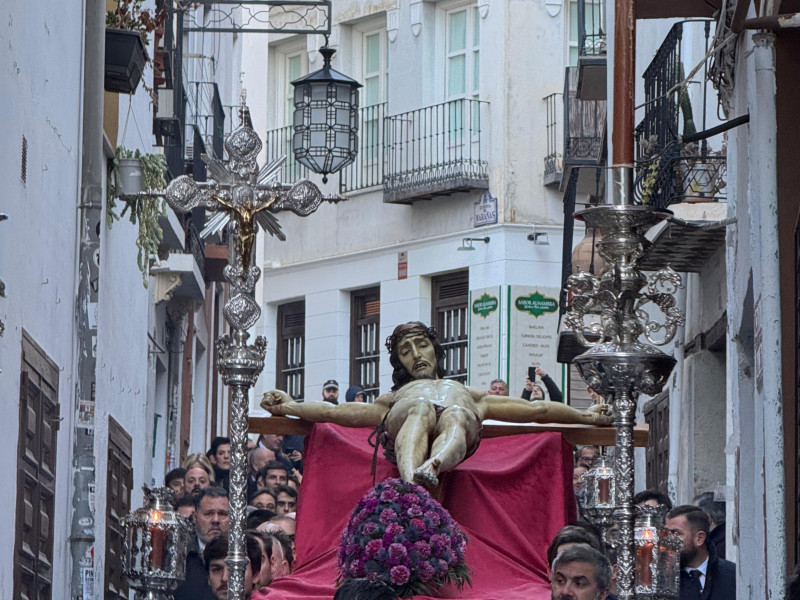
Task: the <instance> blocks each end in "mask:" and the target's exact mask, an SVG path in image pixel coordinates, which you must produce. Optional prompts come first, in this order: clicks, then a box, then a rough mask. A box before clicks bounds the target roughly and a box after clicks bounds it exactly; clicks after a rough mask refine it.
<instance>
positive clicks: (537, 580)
mask: <svg viewBox="0 0 800 600" xmlns="http://www.w3.org/2000/svg"><path fill="white" fill-rule="evenodd" d="M369 434H370V431H369V430H367V429H346V428H343V427H338V426H336V425H327V424H322V425H315V426H314V429H313V431H312V432H311V435H310V436H309V437H308V441H307V447H306V455H305V456H306V459H305V474H304V477H303V486H302V492H301V494H300V501H299V506H298V511H297V561H296V562H295V569H294V573H293V574H292V575H291V576H289V577H285V578H281V579H277V580H275V581H274V582H273V584H272V587H271V588H270V590H269V593H268V594H267V595H268V597H269V598H270V599H275V600H281V599H286V600H290V599H300V598H303V599H314V598H320V599H321V598H326V599H330V598H332V597H333V594H334V593H335V591H336V587H335V584H334V580H335V579H336V576H337V575H338V569H337V563H336V552H337V549H338V545H339V538H340V536H341V534H342V530H343V529H344V527H345V526H346V525H347V521H348V519H349V517H350V513H351V512H352V510H353V508H354V507H355V505H356V504H357V503H358V501H359V499H360V498H361V496H362V495H363V494H364V493H365V492H366V491H367V490H368V489H369V488H370V487H371V486H372V478H371V476H370V465H371V463H372V448H371V447H370V446H369V444H368V443H367V438H368V437H369ZM397 476H398V473H397V468H396V467H395V466H394V465H392V464H391V463H389V462H388V461H386V460H385V459H384V458H383V455H382V453H379V458H378V469H377V481H381V480H383V479H385V478H387V477H397ZM442 489H443V495H442V504H443V505H444V507H445V508H447V509H448V510H449V511H450V513H451V514H452V515H453V518H455V520H456V521H458V523H459V524H460V525H461V527H462V528H463V530H464V532H465V533H466V534H467V535H468V537H469V546H468V550H467V564H468V565H469V566H470V568H471V569H472V583H473V585H472V587H465V588H464V590H463V591H461V592H459V591H458V589H455V588H452V589H450V588H448V589H442V590H440V592H439V597H446V598H476V599H478V598H479V599H481V600H495V599H496V600H514V599H516V598H519V599H523V598H524V599H525V600H538V599H542V600H547V599H549V598H550V587H549V584H548V580H547V556H546V552H547V545H548V544H549V542H550V540H551V539H552V537H553V536H554V535H555V533H556V532H557V531H558V530H559V529H560V528H561V527H562V526H564V525H565V524H566V523H568V522H571V521H572V520H574V518H575V501H574V495H573V493H572V454H571V448H570V446H569V444H567V442H565V441H564V440H563V438H562V437H561V435H560V434H558V433H535V434H521V435H512V436H507V437H502V438H492V439H485V440H483V441H482V442H481V445H480V448H479V449H478V451H477V452H476V453H475V455H473V456H472V457H471V458H469V459H468V460H466V461H465V462H464V463H463V464H462V465H460V466H459V467H458V468H457V469H455V470H453V471H450V472H448V473H445V474H444V475H443V477H442Z"/></svg>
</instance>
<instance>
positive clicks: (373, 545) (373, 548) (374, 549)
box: [364, 540, 383, 558]
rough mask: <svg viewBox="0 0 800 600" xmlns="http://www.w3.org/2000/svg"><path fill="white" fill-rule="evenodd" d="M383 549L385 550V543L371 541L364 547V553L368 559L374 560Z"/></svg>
mask: <svg viewBox="0 0 800 600" xmlns="http://www.w3.org/2000/svg"><path fill="white" fill-rule="evenodd" d="M381 548H383V542H382V541H381V540H370V541H369V542H367V545H366V546H365V547H364V551H365V552H366V554H367V557H368V558H373V557H374V556H375V555H376V554H377V553H378V552H380V551H381Z"/></svg>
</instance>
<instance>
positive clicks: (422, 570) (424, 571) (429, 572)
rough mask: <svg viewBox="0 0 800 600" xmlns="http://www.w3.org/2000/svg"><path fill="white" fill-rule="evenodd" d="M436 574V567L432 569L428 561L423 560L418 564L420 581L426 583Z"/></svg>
mask: <svg viewBox="0 0 800 600" xmlns="http://www.w3.org/2000/svg"><path fill="white" fill-rule="evenodd" d="M434 575H436V569H434V568H433V567H432V566H431V564H430V563H429V562H423V563H422V564H420V565H419V578H420V579H421V580H422V583H427V582H428V581H430V580H431V579H433V576H434Z"/></svg>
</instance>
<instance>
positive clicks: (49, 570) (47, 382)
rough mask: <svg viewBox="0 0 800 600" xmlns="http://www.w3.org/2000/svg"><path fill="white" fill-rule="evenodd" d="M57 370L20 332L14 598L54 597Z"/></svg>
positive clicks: (57, 418)
mask: <svg viewBox="0 0 800 600" xmlns="http://www.w3.org/2000/svg"><path fill="white" fill-rule="evenodd" d="M58 408H59V407H58V366H57V365H56V364H55V363H54V362H53V361H52V360H50V358H49V357H48V356H47V355H46V354H45V353H44V351H43V350H42V349H41V348H40V347H39V346H38V345H37V344H36V343H35V342H34V341H33V339H32V338H31V337H30V336H29V335H28V334H27V332H25V331H24V330H23V332H22V368H21V369H20V392H19V446H18V450H17V507H16V519H15V523H16V526H15V529H16V531H15V538H16V539H15V543H14V558H15V560H14V567H13V568H14V598H27V599H28V600H50V599H51V598H52V597H53V521H54V516H55V514H54V513H55V502H54V496H55V479H56V440H57V436H58V423H59V417H58Z"/></svg>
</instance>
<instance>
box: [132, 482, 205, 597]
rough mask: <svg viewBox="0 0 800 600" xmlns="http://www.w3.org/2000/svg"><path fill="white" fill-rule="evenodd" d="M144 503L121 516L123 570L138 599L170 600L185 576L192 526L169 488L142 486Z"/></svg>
mask: <svg viewBox="0 0 800 600" xmlns="http://www.w3.org/2000/svg"><path fill="white" fill-rule="evenodd" d="M142 489H143V491H144V506H142V507H141V508H137V509H136V510H135V511H133V512H131V513H130V514H128V515H126V516H125V517H123V518H122V526H123V527H124V529H125V548H124V552H123V556H122V560H123V572H124V573H125V576H126V577H127V578H128V581H129V582H130V586H131V588H133V589H134V590H136V595H135V596H134V598H135V600H170V599H171V598H172V592H173V591H175V589H176V588H177V587H178V585H179V584H180V583H181V582H182V581H183V580H184V579H185V577H186V553H187V549H188V546H189V540H190V539H191V533H192V526H191V523H190V521H189V520H188V519H186V518H184V517H182V516H181V515H179V514H178V513H177V512H175V511H174V509H173V508H172V498H173V493H172V490H170V489H169V488H166V487H163V488H153V489H150V488H148V487H147V486H146V485H145V486H142Z"/></svg>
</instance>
